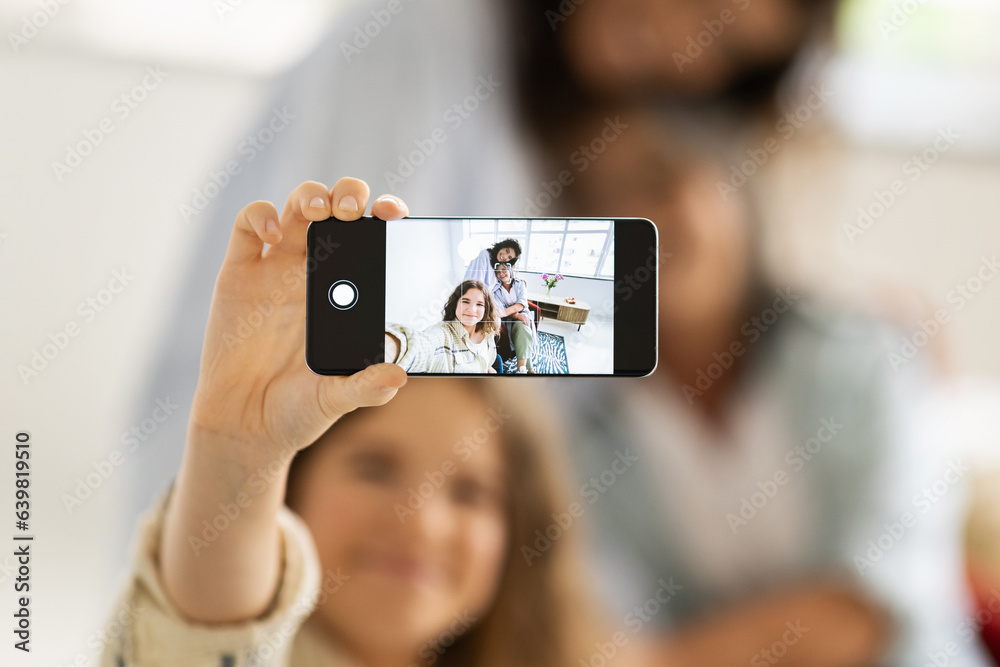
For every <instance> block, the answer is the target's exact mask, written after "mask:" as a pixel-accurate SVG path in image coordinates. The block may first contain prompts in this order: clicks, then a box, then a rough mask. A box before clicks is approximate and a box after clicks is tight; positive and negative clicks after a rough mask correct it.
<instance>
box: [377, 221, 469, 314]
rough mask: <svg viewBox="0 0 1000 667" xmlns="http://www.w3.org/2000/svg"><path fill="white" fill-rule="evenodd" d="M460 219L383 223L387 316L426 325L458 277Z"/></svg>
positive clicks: (462, 270) (460, 270)
mask: <svg viewBox="0 0 1000 667" xmlns="http://www.w3.org/2000/svg"><path fill="white" fill-rule="evenodd" d="M461 227H462V225H461V221H455V222H448V221H444V220H398V221H394V222H389V223H387V227H386V250H385V255H386V289H385V292H386V294H385V318H386V320H387V321H389V322H398V323H401V324H409V325H411V326H416V327H418V328H424V327H426V326H428V325H430V324H431V323H433V322H437V321H440V320H441V309H442V308H443V307H444V304H445V302H446V301H447V300H448V296H449V295H450V294H451V292H452V290H453V289H455V286H456V285H457V284H458V283H459V282H460V281H461V280H462V276H463V275H464V273H465V266H464V264H463V263H462V260H461V258H460V257H459V256H458V243H459V241H460V240H461V238H462V232H461Z"/></svg>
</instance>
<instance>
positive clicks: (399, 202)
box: [375, 195, 403, 208]
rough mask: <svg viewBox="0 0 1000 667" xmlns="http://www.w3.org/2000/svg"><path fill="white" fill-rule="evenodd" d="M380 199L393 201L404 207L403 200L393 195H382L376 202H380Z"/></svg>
mask: <svg viewBox="0 0 1000 667" xmlns="http://www.w3.org/2000/svg"><path fill="white" fill-rule="evenodd" d="M380 201H391V202H392V203H393V204H395V205H396V206H399V207H400V208H402V206H403V202H401V201H399V200H398V199H396V198H395V197H393V196H392V195H382V196H381V197H379V198H378V199H376V200H375V203H378V202H380Z"/></svg>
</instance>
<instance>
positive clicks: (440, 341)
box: [306, 217, 659, 377]
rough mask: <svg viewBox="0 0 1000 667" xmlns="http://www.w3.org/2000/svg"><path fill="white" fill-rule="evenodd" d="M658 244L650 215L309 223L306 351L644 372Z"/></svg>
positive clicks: (652, 331)
mask: <svg viewBox="0 0 1000 667" xmlns="http://www.w3.org/2000/svg"><path fill="white" fill-rule="evenodd" d="M658 254H659V253H658V244H657V235H656V228H655V226H654V225H653V224H652V223H651V222H650V221H649V220H645V219H642V218H619V219H605V218H576V219H570V220H566V219H556V218H533V219H513V218H430V217H416V218H407V219H404V220H393V221H389V222H386V221H383V220H378V219H374V218H361V219H358V220H356V221H350V222H345V221H343V220H338V219H334V218H331V219H328V220H323V221H317V222H313V223H312V224H311V225H310V226H309V232H308V257H307V264H308V267H309V271H308V288H307V316H306V361H307V364H308V365H309V368H311V369H312V370H313V371H314V372H316V373H318V374H322V375H343V374H351V373H355V372H357V371H359V370H361V369H363V368H366V367H368V366H369V365H371V364H374V363H377V362H380V361H383V360H385V361H390V362H393V363H395V364H397V365H399V366H400V367H402V368H403V369H404V370H406V372H407V373H408V374H410V375H479V374H497V375H500V374H508V375H509V374H516V375H521V374H525V375H529V374H530V375H560V376H561V375H568V376H633V377H634V376H643V375H647V374H649V373H651V372H652V370H653V369H654V368H655V366H656V321H657V283H658V280H657V270H658Z"/></svg>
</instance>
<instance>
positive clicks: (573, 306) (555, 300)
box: [528, 292, 590, 331]
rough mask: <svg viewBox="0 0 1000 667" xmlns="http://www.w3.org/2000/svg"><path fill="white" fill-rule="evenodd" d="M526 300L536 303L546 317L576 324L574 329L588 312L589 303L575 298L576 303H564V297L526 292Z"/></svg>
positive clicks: (577, 327)
mask: <svg viewBox="0 0 1000 667" xmlns="http://www.w3.org/2000/svg"><path fill="white" fill-rule="evenodd" d="M528 301H533V302H534V303H537V304H538V307H539V308H541V310H542V317H543V318H544V317H548V318H550V319H553V320H559V321H560V322H569V323H570V324H575V325H576V330H577V331H579V330H580V327H582V326H583V325H584V323H585V322H586V321H587V315H589V314H590V304H589V303H587V302H586V301H581V300H580V299H577V300H576V303H566V297H561V296H551V295H550V296H545V295H544V294H533V293H531V292H529V293H528Z"/></svg>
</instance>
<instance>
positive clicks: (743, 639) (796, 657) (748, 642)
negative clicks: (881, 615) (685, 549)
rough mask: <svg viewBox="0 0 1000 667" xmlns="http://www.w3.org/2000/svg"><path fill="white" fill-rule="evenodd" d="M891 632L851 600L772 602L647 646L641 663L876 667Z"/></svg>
mask: <svg viewBox="0 0 1000 667" xmlns="http://www.w3.org/2000/svg"><path fill="white" fill-rule="evenodd" d="M885 630H886V629H885V627H883V625H882V623H881V621H880V619H878V618H877V617H876V616H875V615H874V614H873V613H872V612H871V611H870V610H867V609H864V608H861V607H858V606H856V605H855V604H853V602H852V601H849V600H830V599H827V600H824V601H822V602H821V603H820V604H815V603H813V604H792V605H788V606H785V605H775V604H771V603H770V601H765V602H763V603H762V604H754V603H751V604H750V605H747V606H744V607H741V608H738V609H731V610H728V611H725V612H721V613H718V614H715V615H713V616H711V617H707V618H705V619H703V620H701V621H699V622H696V623H695V624H693V625H691V626H690V627H688V628H686V629H684V630H681V631H678V632H677V633H676V634H675V635H673V636H671V637H669V638H659V639H653V640H650V641H648V642H647V643H646V645H645V646H644V650H643V651H642V654H643V656H644V658H645V659H644V660H643V661H642V662H641V663H637V664H645V665H650V666H653V665H655V666H657V667H692V666H695V665H696V666H698V667H732V666H734V665H746V664H751V665H766V664H772V662H773V660H774V659H775V656H777V654H778V653H779V652H780V653H781V656H780V658H781V664H782V665H784V666H785V667H864V666H867V665H871V664H875V663H876V662H877V660H878V657H879V654H880V652H881V650H882V647H883V645H884V640H885V636H886V632H885Z"/></svg>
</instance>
